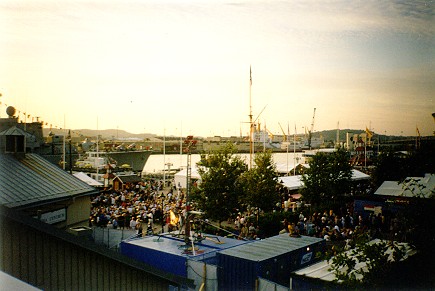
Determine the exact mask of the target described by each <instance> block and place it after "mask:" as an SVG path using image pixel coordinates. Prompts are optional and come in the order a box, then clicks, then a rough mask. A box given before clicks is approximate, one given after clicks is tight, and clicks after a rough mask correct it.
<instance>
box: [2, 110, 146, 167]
mask: <svg viewBox="0 0 435 291" xmlns="http://www.w3.org/2000/svg"><path fill="white" fill-rule="evenodd" d="M6 113H7V115H8V117H7V118H0V132H3V131H5V130H10V129H11V128H14V127H15V128H19V129H20V130H22V131H24V132H25V138H26V143H25V144H26V152H29V153H36V154H39V155H41V156H42V157H44V158H45V159H47V160H48V161H50V162H52V163H53V164H56V165H59V166H61V167H64V169H65V170H72V167H73V166H74V165H75V163H76V161H77V160H78V159H80V157H81V156H84V155H86V156H97V155H99V156H101V157H107V158H109V159H110V160H111V161H115V162H116V164H118V165H129V167H131V169H132V170H133V171H134V172H142V170H143V168H144V166H145V164H146V162H147V160H148V158H149V156H150V155H151V153H152V150H149V149H140V148H137V147H136V146H133V145H129V146H127V147H123V146H116V147H115V146H113V144H111V146H110V147H109V146H102V147H101V150H100V151H99V152H98V151H94V150H92V148H89V150H88V151H86V150H85V149H86V148H85V147H83V146H82V145H80V146H78V147H77V146H75V145H74V144H73V143H72V142H71V137H67V136H65V135H59V134H53V133H52V132H50V133H49V134H48V136H47V137H44V135H43V125H44V123H43V122H42V121H39V119H38V118H37V120H36V121H32V122H26V121H24V122H23V121H21V120H19V118H18V117H16V116H15V113H16V110H15V108H14V107H12V106H9V107H8V108H7V109H6ZM68 135H69V134H68Z"/></svg>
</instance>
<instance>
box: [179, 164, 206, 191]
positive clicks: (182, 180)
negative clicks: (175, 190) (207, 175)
mask: <svg viewBox="0 0 435 291" xmlns="http://www.w3.org/2000/svg"><path fill="white" fill-rule="evenodd" d="M190 177H191V179H193V180H201V176H200V175H199V173H198V168H196V167H192V168H191V173H190ZM174 182H175V185H176V186H177V187H178V185H181V188H186V182H187V169H183V170H181V171H179V172H178V173H176V174H175V175H174Z"/></svg>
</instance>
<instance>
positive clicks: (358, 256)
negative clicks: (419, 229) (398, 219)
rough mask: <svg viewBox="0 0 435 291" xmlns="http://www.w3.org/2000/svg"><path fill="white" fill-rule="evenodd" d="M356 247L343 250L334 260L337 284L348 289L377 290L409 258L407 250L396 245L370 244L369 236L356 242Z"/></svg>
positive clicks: (361, 237)
mask: <svg viewBox="0 0 435 291" xmlns="http://www.w3.org/2000/svg"><path fill="white" fill-rule="evenodd" d="M355 240H356V241H355V242H354V243H355V247H354V248H352V249H350V250H346V251H343V250H341V251H340V252H338V253H337V254H336V255H335V256H333V257H332V259H331V261H332V262H331V267H330V269H329V270H331V271H333V272H334V274H335V277H336V281H337V282H340V283H341V284H343V285H344V286H346V287H349V288H350V287H352V288H356V287H358V286H359V287H363V286H367V287H369V286H370V287H376V286H381V285H382V284H383V280H384V278H385V277H386V276H387V275H390V273H391V270H392V268H393V266H394V264H396V263H397V262H399V261H400V260H401V259H402V258H403V257H404V254H405V247H404V246H403V245H399V244H398V243H396V242H387V241H371V242H369V241H368V238H367V236H364V235H360V236H358V237H356V238H355Z"/></svg>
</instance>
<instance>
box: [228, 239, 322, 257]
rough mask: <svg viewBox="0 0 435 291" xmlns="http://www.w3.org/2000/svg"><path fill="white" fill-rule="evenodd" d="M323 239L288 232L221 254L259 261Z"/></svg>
mask: <svg viewBox="0 0 435 291" xmlns="http://www.w3.org/2000/svg"><path fill="white" fill-rule="evenodd" d="M322 240H323V239H320V238H316V237H310V236H301V237H291V236H289V235H288V234H281V235H276V236H273V237H269V238H266V239H263V240H259V241H255V242H252V243H249V244H243V245H240V246H236V247H233V248H230V249H226V250H223V251H221V252H220V254H223V255H227V256H233V257H238V258H242V259H246V260H250V261H257V262H259V261H264V260H267V259H270V258H274V257H277V256H279V255H282V254H286V253H289V252H292V251H295V250H298V249H300V248H303V247H305V246H309V245H312V244H315V243H318V242H321V241H322Z"/></svg>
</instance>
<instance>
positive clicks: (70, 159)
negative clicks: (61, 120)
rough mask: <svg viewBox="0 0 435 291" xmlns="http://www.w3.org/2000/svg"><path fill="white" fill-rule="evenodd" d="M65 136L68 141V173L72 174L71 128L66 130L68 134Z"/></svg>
mask: <svg viewBox="0 0 435 291" xmlns="http://www.w3.org/2000/svg"><path fill="white" fill-rule="evenodd" d="M66 138H67V140H68V142H69V173H70V174H72V152H71V150H72V149H71V140H72V137H71V130H69V131H68V136H67V137H66Z"/></svg>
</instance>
